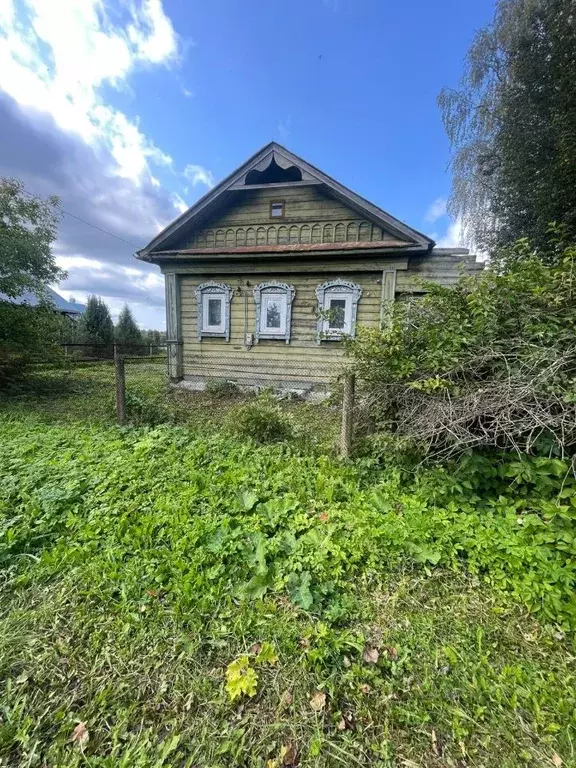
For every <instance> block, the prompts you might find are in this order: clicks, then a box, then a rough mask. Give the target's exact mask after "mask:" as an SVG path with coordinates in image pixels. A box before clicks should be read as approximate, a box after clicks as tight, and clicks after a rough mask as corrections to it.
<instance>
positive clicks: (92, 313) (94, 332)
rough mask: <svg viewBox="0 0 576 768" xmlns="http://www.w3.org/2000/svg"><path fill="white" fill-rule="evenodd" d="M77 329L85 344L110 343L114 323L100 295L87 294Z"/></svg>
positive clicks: (112, 338)
mask: <svg viewBox="0 0 576 768" xmlns="http://www.w3.org/2000/svg"><path fill="white" fill-rule="evenodd" d="M78 331H79V335H80V337H81V339H82V341H83V342H84V343H86V344H112V343H113V341H114V323H113V322H112V317H111V316H110V310H109V309H108V305H107V304H106V303H105V302H104V301H103V300H102V299H101V298H100V296H88V301H87V302H86V311H85V312H84V314H83V315H82V317H81V318H80V320H79V321H78Z"/></svg>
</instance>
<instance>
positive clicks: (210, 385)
mask: <svg viewBox="0 0 576 768" xmlns="http://www.w3.org/2000/svg"><path fill="white" fill-rule="evenodd" d="M206 394H207V395H210V396H211V397H214V398H227V397H234V396H236V395H238V386H237V385H236V384H235V383H234V382H233V381H228V380H227V379H210V380H209V381H208V382H207V384H206Z"/></svg>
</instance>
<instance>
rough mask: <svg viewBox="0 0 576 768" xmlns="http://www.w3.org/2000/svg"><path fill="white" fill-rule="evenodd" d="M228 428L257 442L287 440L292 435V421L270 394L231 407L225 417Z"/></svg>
mask: <svg viewBox="0 0 576 768" xmlns="http://www.w3.org/2000/svg"><path fill="white" fill-rule="evenodd" d="M226 425H227V427H228V430H229V431H230V432H232V433H233V434H235V435H237V436H238V437H244V438H249V439H250V440H254V441H255V442H257V443H271V442H276V441H281V440H289V439H290V438H291V437H293V435H294V430H293V425H292V421H291V419H290V417H289V415H288V414H287V413H285V412H284V411H283V410H282V408H281V407H280V406H279V404H278V402H277V401H276V400H275V399H274V397H273V396H272V395H271V394H267V393H264V394H262V395H260V396H259V397H258V398H257V399H255V400H251V401H248V402H246V403H242V404H241V405H238V406H236V407H235V408H231V409H230V411H229V413H228V415H227V417H226Z"/></svg>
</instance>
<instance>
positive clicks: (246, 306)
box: [180, 272, 382, 386]
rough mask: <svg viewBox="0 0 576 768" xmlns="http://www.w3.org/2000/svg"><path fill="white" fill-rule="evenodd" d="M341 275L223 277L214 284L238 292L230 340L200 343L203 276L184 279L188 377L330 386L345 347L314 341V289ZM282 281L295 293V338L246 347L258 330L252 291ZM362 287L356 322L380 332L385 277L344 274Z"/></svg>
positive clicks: (213, 277)
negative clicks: (199, 297) (199, 302)
mask: <svg viewBox="0 0 576 768" xmlns="http://www.w3.org/2000/svg"><path fill="white" fill-rule="evenodd" d="M339 276H340V275H339V274H334V275H327V274H326V273H318V274H310V275H303V274H294V273H284V274H280V275H279V274H276V273H274V274H268V275H266V274H262V275H258V278H257V279H256V280H254V279H253V278H251V276H250V275H249V274H247V275H245V276H243V277H241V276H238V275H234V274H227V273H226V272H222V273H220V274H218V275H217V276H211V279H215V280H217V282H219V283H227V284H228V285H230V286H231V287H232V288H233V289H234V295H233V298H232V303H231V307H230V309H231V324H230V341H229V342H226V341H225V340H224V339H220V338H210V339H207V338H203V339H202V340H201V341H200V340H199V339H198V338H197V331H198V312H197V304H196V298H195V295H194V289H195V288H196V286H197V285H199V284H200V283H201V282H203V281H204V280H205V276H202V277H201V276H186V275H183V276H182V277H181V278H180V280H181V293H180V301H181V307H182V338H183V342H184V343H183V361H184V376H185V377H186V378H194V377H206V378H213V377H216V378H225V379H237V380H238V381H239V382H240V383H241V382H250V383H252V382H260V383H264V384H265V383H267V382H270V383H275V384H284V385H288V386H289V385H290V384H295V383H300V382H309V383H320V382H328V381H329V380H330V379H331V378H332V376H333V375H334V373H335V372H336V370H337V368H338V365H339V363H340V362H341V358H342V355H343V352H344V350H343V347H342V344H341V343H339V342H335V341H322V342H321V344H320V345H319V344H318V343H317V340H316V320H317V303H316V295H315V289H316V287H317V286H318V285H319V284H320V283H323V282H324V281H325V280H327V279H331V278H337V277H339ZM268 280H281V281H282V282H285V283H288V284H290V285H292V286H294V288H295V289H296V296H295V299H294V302H293V304H292V334H291V338H290V343H289V344H286V343H285V341H284V340H280V339H274V340H269V339H263V340H260V341H259V342H258V344H254V345H253V346H252V347H251V348H247V346H246V344H245V341H246V333H248V334H253V333H254V330H255V322H256V318H255V304H254V296H253V289H254V287H255V285H256V284H257V283H260V282H266V281H268ZM346 280H351V281H352V282H354V283H357V284H358V285H360V286H361V287H362V298H361V299H360V302H359V304H358V323H359V324H361V325H367V326H372V327H377V326H378V324H379V322H380V312H381V295H382V286H381V280H382V273H381V272H359V273H354V272H353V273H349V272H348V273H346Z"/></svg>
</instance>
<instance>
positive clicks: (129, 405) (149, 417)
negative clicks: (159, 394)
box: [125, 390, 172, 427]
mask: <svg viewBox="0 0 576 768" xmlns="http://www.w3.org/2000/svg"><path fill="white" fill-rule="evenodd" d="M125 407H126V416H127V417H128V420H129V421H130V422H131V423H132V424H136V425H138V426H151V427H155V426H156V425H158V424H164V423H166V422H169V421H171V420H172V416H171V413H170V409H169V408H168V406H167V405H166V403H165V402H164V401H163V400H162V399H159V398H156V399H155V398H151V397H146V396H143V395H138V394H134V393H133V392H130V391H129V390H127V391H126V400H125Z"/></svg>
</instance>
